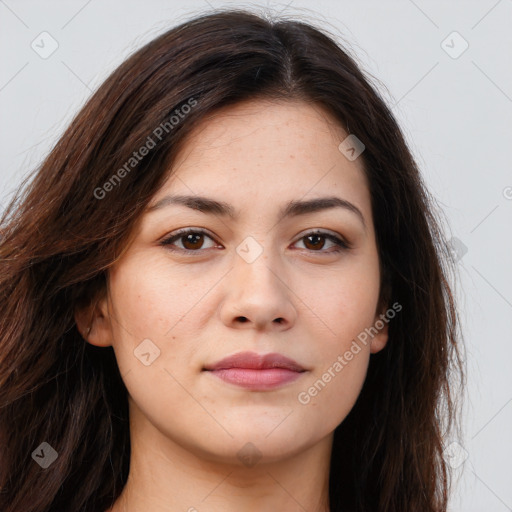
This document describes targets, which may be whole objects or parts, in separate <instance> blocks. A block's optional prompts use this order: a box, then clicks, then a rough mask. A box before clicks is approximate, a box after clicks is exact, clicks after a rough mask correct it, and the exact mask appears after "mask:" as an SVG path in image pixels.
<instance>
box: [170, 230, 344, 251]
mask: <svg viewBox="0 0 512 512" xmlns="http://www.w3.org/2000/svg"><path fill="white" fill-rule="evenodd" d="M189 234H195V235H197V234H200V235H206V236H207V237H208V238H211V239H212V240H213V237H212V236H210V234H209V233H208V232H206V231H205V230H203V229H200V228H197V229H193V228H185V229H181V230H179V231H177V232H176V233H174V234H173V235H171V236H170V237H168V238H165V239H164V240H162V241H161V242H160V244H161V245H162V246H164V247H166V248H167V249H168V250H170V251H173V252H181V253H185V254H191V253H200V252H202V251H204V250H206V249H197V250H192V249H182V248H181V247H177V248H176V247H172V243H173V242H174V241H176V240H179V239H180V238H183V237H184V236H185V235H189ZM311 235H320V236H322V237H325V238H327V239H328V240H330V241H331V242H333V243H334V244H335V248H334V250H331V251H323V250H320V251H314V250H310V251H309V252H312V253H318V254H333V253H334V254H337V253H340V252H342V251H346V250H349V249H351V244H350V243H348V242H346V241H345V240H343V239H341V238H339V237H337V236H335V235H332V234H330V233H326V232H324V231H319V230H313V231H310V232H309V233H306V234H305V235H303V236H301V237H300V238H299V239H298V240H297V242H298V241H300V240H302V239H303V238H306V237H308V236H311ZM306 250H307V249H306Z"/></svg>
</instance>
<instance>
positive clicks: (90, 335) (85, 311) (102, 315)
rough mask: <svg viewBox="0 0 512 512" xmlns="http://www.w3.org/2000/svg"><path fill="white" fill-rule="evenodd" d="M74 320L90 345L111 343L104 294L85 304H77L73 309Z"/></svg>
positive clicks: (99, 345)
mask: <svg viewBox="0 0 512 512" xmlns="http://www.w3.org/2000/svg"><path fill="white" fill-rule="evenodd" d="M75 322H76V325H77V328H78V330H79V331H80V334H81V335H82V337H83V338H84V340H85V341H87V342H88V343H90V344H91V345H96V346H97V347H109V346H111V345H112V327H111V323H110V315H109V311H108V304H107V297H106V294H105V296H104V297H101V298H99V299H96V300H94V301H92V303H91V304H89V305H87V306H78V307H77V308H76V309H75Z"/></svg>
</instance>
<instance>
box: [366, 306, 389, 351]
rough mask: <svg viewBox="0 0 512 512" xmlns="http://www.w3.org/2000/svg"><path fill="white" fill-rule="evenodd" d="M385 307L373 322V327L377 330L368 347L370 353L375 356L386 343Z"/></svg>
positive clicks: (386, 321)
mask: <svg viewBox="0 0 512 512" xmlns="http://www.w3.org/2000/svg"><path fill="white" fill-rule="evenodd" d="M387 309H388V308H387V307H386V308H384V309H383V310H382V311H383V312H382V313H381V314H378V315H375V320H374V321H373V327H374V328H375V329H377V331H378V332H377V334H376V335H375V336H374V337H373V338H372V341H371V345H370V352H371V353H372V354H376V353H377V352H380V351H381V350H382V349H383V348H384V347H385V346H386V344H387V342H388V322H389V318H387V316H386V315H385V312H386V311H387Z"/></svg>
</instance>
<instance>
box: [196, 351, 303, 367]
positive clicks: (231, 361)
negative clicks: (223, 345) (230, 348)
mask: <svg viewBox="0 0 512 512" xmlns="http://www.w3.org/2000/svg"><path fill="white" fill-rule="evenodd" d="M228 368H248V369H252V370H263V369H266V368H286V369H288V370H292V371H294V372H304V371H305V369H304V368H303V367H302V366H301V365H300V364H299V363H297V361H294V360H293V359H290V358H289V357H285V356H283V355H282V354H277V353H271V354H257V353H256V352H238V353H237V354H233V355H232V356H228V357H225V358H224V359H221V360H220V361H217V362H216V363H214V364H212V365H207V366H205V367H204V369H205V370H224V369H228Z"/></svg>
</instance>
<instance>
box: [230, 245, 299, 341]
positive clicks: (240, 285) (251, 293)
mask: <svg viewBox="0 0 512 512" xmlns="http://www.w3.org/2000/svg"><path fill="white" fill-rule="evenodd" d="M225 286H226V290H227V292H226V298H225V300H224V301H223V302H222V305H221V310H220V316H221V320H222V322H223V323H224V324H225V325H227V326H229V327H235V328H245V329H257V330H260V331H262V330H268V331H284V330H287V329H290V327H291V326H292V325H293V324H294V323H295V320H296V316H297V311H296V309H295V307H294V305H293V297H294V296H295V295H294V294H293V290H292V289H291V288H290V286H289V285H288V284H287V283H286V279H285V276H284V272H283V270H282V268H281V266H280V265H278V264H277V263H276V262H275V260H272V262H271V261H270V259H269V258H268V256H267V255H266V254H265V251H263V253H262V254H261V255H260V256H259V257H258V258H257V259H256V260H255V261H253V262H251V263H248V262H247V261H245V260H244V259H243V258H241V257H239V256H238V255H236V256H235V261H234V268H233V269H232V270H231V272H229V273H228V275H227V276H226V280H225Z"/></svg>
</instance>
